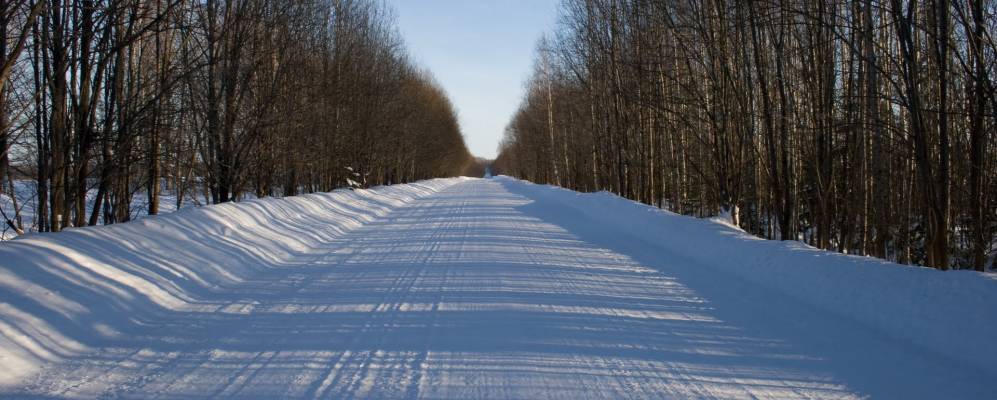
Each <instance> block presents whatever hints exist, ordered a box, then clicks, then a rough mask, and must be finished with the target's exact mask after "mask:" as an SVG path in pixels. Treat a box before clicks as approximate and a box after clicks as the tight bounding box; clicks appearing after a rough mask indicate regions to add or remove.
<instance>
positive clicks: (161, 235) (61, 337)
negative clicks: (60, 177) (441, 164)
mask: <svg viewBox="0 0 997 400" xmlns="http://www.w3.org/2000/svg"><path fill="white" fill-rule="evenodd" d="M462 180H463V178H453V179H435V180H428V181H421V182H418V183H413V184H407V185H394V186H387V187H378V188H373V189H369V190H337V191H334V192H330V193H321V194H309V195H302V196H293V197H286V198H282V199H275V198H268V199H257V200H250V201H245V202H240V203H227V204H219V205H214V206H207V207H201V208H196V209H184V210H180V211H178V212H175V213H171V214H166V215H160V216H156V217H150V218H143V219H141V220H138V221H133V222H130V223H125V224H116V225H111V226H98V227H89V228H83V229H71V230H68V231H66V232H63V233H59V234H33V235H28V236H24V237H22V238H19V239H16V240H13V241H10V242H4V243H2V244H0V388H3V387H5V386H7V385H12V384H14V383H17V382H19V381H20V380H21V379H22V378H24V377H26V376H29V375H31V374H33V373H35V372H37V371H38V370H39V369H40V368H42V367H43V366H44V364H46V363H50V362H57V361H59V360H60V359H63V358H65V357H69V356H74V355H79V354H81V353H84V352H87V351H90V350H91V349H92V348H94V347H97V346H99V345H100V344H101V343H102V342H104V341H106V340H109V339H113V338H115V337H121V336H122V335H128V334H129V333H130V332H140V331H141V330H140V329H139V328H141V327H142V326H143V325H145V324H147V323H149V322H150V321H153V320H155V318H156V316H157V315H162V314H167V313H170V312H180V311H183V312H198V311H203V312H216V311H219V310H220V308H221V307H228V308H225V309H221V310H220V311H221V312H240V310H235V309H231V308H232V307H231V305H224V304H213V303H210V302H203V301H200V300H199V299H202V298H205V297H207V296H205V295H207V294H209V293H218V292H223V291H225V290H226V288H232V287H235V286H237V285H238V284H239V283H240V282H245V281H248V280H253V279H260V278H261V277H264V276H266V274H268V272H272V271H267V269H266V268H267V267H265V266H272V265H297V263H301V262H307V260H304V259H302V258H304V257H307V256H308V254H307V252H306V250H307V249H308V248H309V247H311V246H314V245H316V244H318V243H328V242H331V241H336V240H337V239H339V238H341V237H342V236H343V235H345V234H346V233H347V232H350V231H352V230H355V229H357V228H359V227H360V226H363V225H364V224H366V223H369V222H371V221H373V220H375V219H377V218H380V217H384V216H385V215H387V214H389V213H391V212H392V210H394V209H396V208H398V207H401V206H403V205H405V204H408V203H410V202H412V201H413V200H416V199H419V198H422V197H425V196H428V195H431V194H433V193H436V192H438V191H440V190H443V189H445V188H447V187H450V186H452V185H454V184H456V183H459V182H461V181H462ZM247 297H248V296H247ZM247 306H251V305H247Z"/></svg>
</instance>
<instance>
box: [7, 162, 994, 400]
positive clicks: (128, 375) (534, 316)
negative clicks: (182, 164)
mask: <svg viewBox="0 0 997 400" xmlns="http://www.w3.org/2000/svg"><path fill="white" fill-rule="evenodd" d="M530 190H534V189H532V188H530V187H529V186H528V185H525V184H522V183H518V182H516V181H513V180H508V179H494V180H466V181H462V182H459V183H457V184H455V185H453V186H451V187H449V188H447V189H444V190H442V191H440V192H438V193H435V194H432V195H428V196H426V197H423V198H420V199H417V200H414V201H412V202H411V203H409V204H408V205H406V206H403V207H400V208H398V209H395V210H393V211H391V212H390V213H388V214H387V215H385V216H383V217H381V218H378V219H376V220H374V221H371V222H368V223H365V224H364V225H363V226H361V227H359V228H357V229H356V230H353V231H351V232H348V233H346V234H345V235H343V236H342V237H341V238H340V240H336V241H329V242H327V243H324V244H322V245H320V246H316V247H313V248H310V249H308V251H304V252H301V253H300V254H297V255H295V256H294V257H293V258H292V259H290V260H283V261H282V262H280V265H273V266H269V268H261V270H266V271H269V272H266V273H261V274H259V275H257V276H256V277H255V278H256V279H254V280H250V281H246V282H243V283H242V284H241V285H240V286H238V287H235V288H230V289H229V290H226V291H224V292H219V293H214V294H212V296H214V297H213V298H208V299H204V300H205V301H206V302H215V303H220V304H222V305H223V307H218V309H217V310H216V311H214V312H170V313H162V314H157V315H155V316H154V318H156V319H154V320H150V321H146V323H147V324H148V326H147V328H146V329H145V330H144V331H140V332H137V333H134V334H131V335H129V336H128V337H122V338H118V339H115V340H114V341H111V342H110V343H108V344H106V345H104V346H102V347H101V348H99V349H97V350H96V351H92V352H87V353H84V354H80V355H76V356H72V357H68V358H66V359H64V360H63V361H62V362H60V363H56V364H53V365H49V366H48V367H47V368H46V369H45V370H44V371H43V372H41V373H39V374H37V375H35V376H34V377H33V378H32V379H30V380H29V381H27V382H24V384H23V385H21V386H20V387H18V388H14V389H12V391H9V392H6V393H0V397H18V398H20V397H38V398H94V397H96V398H148V399H194V398H334V399H351V398H379V399H391V398H399V399H416V398H426V399H443V398H453V399H470V398H480V399H515V398H535V399H540V398H543V399H586V398H621V399H622V398H635V399H660V398H705V399H713V398H745V399H768V398H800V399H825V398H832V399H851V398H866V397H874V398H940V397H944V398H987V397H989V398H995V397H992V395H993V394H994V393H995V388H994V386H995V385H994V383H993V381H992V380H989V381H988V380H986V378H982V379H981V377H982V374H979V375H977V373H976V372H973V371H970V370H969V369H968V368H961V367H960V365H958V364H956V363H954V362H952V363H949V362H948V361H945V360H942V361H939V360H938V358H937V357H933V356H932V355H930V354H926V353H924V352H922V351H920V350H917V349H916V348H914V347H912V346H905V345H904V344H903V343H897V342H896V341H893V340H890V339H889V337H887V336H886V335H882V334H880V333H879V332H877V331H875V330H873V329H872V328H867V327H865V326H863V325H862V324H859V323H856V322H853V321H850V320H848V319H846V318H842V317H837V316H835V315H832V314H830V313H826V312H823V311H821V310H819V309H816V308H809V307H808V306H806V305H804V304H798V302H795V301H793V300H792V299H790V298H788V297H786V296H783V295H780V294H777V293H773V292H771V291H768V290H764V289H762V288H760V287H758V286H755V285H752V284H750V283H747V282H743V281H740V280H738V278H737V277H734V276H730V275H724V274H717V273H715V272H714V271H711V269H710V268H709V267H708V266H702V265H698V264H696V263H695V262H692V261H689V260H684V259H682V258H681V257H679V256H677V255H676V256H672V255H670V254H667V253H663V251H664V250H661V249H659V248H657V247H655V245H654V243H653V241H652V240H647V239H646V238H636V237H632V236H629V235H630V234H628V232H627V229H626V226H609V225H605V226H592V223H591V222H590V221H586V220H585V219H584V216H581V215H578V214H574V213H572V212H571V211H570V210H563V209H561V207H559V205H558V204H553V203H551V202H545V201H543V200H541V199H533V198H531V197H530ZM150 318H153V317H150Z"/></svg>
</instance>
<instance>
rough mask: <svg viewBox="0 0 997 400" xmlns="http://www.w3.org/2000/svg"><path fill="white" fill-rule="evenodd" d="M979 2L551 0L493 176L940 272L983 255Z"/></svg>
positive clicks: (987, 142)
mask: <svg viewBox="0 0 997 400" xmlns="http://www.w3.org/2000/svg"><path fill="white" fill-rule="evenodd" d="M995 13H997V6H995V4H994V3H993V2H990V1H976V0H974V1H946V0H931V1H927V0H921V1H902V0H889V1H880V0H854V1H843V0H812V1H800V0H763V1H730V0H695V1H674V0H567V1H565V2H564V3H563V4H562V21H561V28H560V29H559V30H558V31H557V32H556V33H555V34H554V35H553V37H552V38H550V39H545V40H543V41H541V42H540V45H539V46H538V51H537V62H536V71H535V73H534V75H533V77H532V79H531V80H530V81H529V84H528V93H527V95H526V97H525V99H524V102H523V104H522V106H521V108H520V110H519V112H518V113H517V114H516V115H515V117H514V119H513V120H512V122H511V123H510V125H509V127H508V128H507V131H506V137H505V139H504V141H503V143H502V144H501V146H500V156H499V158H498V159H497V160H496V162H495V166H496V169H498V170H500V171H501V172H503V173H506V174H511V175H516V176H519V177H522V178H525V179H530V180H533V181H537V182H544V183H552V184H558V185H562V186H566V187H569V188H573V189H579V190H588V191H593V190H609V191H612V192H615V193H618V194H620V195H622V196H625V197H628V198H631V199H635V200H639V201H642V202H645V203H648V204H655V205H658V206H661V207H668V208H670V209H672V210H674V211H677V212H680V213H686V214H694V215H700V216H703V215H712V214H716V213H728V214H729V216H730V218H731V219H732V221H733V222H734V223H736V224H737V225H739V226H741V227H742V228H744V229H745V230H747V231H749V232H753V233H755V234H758V235H761V236H764V237H768V238H779V239H783V240H803V241H806V242H808V243H810V244H812V245H814V246H817V247H820V248H823V249H834V250H837V251H841V252H847V253H853V254H866V255H873V256H877V257H882V258H887V259H890V260H895V261H898V262H901V263H917V264H922V265H928V266H932V267H936V268H940V269H948V268H951V267H957V268H975V269H977V270H983V269H985V268H986V265H987V264H988V263H992V259H993V255H994V248H993V246H994V243H995V240H994V239H995V231H997V227H995V223H997V135H995V133H994V129H995V128H997V125H995V124H997V96H995V95H997V91H995V83H994V82H993V78H994V76H995V71H994V68H995V61H997V42H995V41H994V37H993V34H994V33H995V32H997V29H995V23H997V16H995Z"/></svg>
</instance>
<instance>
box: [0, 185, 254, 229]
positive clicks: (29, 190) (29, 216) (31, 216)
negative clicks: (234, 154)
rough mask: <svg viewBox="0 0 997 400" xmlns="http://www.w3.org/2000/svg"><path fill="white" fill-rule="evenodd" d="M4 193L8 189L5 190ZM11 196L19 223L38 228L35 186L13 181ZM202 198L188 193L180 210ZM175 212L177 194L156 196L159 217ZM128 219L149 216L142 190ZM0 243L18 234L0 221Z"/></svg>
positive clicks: (8, 208) (5, 198)
mask: <svg viewBox="0 0 997 400" xmlns="http://www.w3.org/2000/svg"><path fill="white" fill-rule="evenodd" d="M4 189H7V188H6V186H5V187H4ZM6 192H7V190H4V191H3V193H0V209H3V211H4V213H6V215H7V217H9V218H11V219H14V216H15V207H14V201H13V199H11V197H10V195H9V193H6ZM97 192H98V190H97V189H96V188H92V189H90V190H88V191H87V201H86V213H87V215H88V216H89V215H90V213H91V212H93V205H94V200H95V197H96V196H97ZM14 196H15V197H16V198H17V208H18V209H20V211H21V213H20V214H21V222H22V223H23V225H24V228H25V230H26V231H28V233H32V232H34V231H35V227H36V225H37V223H36V221H35V216H36V214H37V211H36V207H37V205H38V204H37V201H38V189H37V183H36V181H34V180H29V179H24V180H15V181H14ZM202 196H203V195H202V194H200V193H189V194H187V195H186V196H185V197H184V201H183V205H182V207H181V208H189V207H197V206H200V205H201V199H202V198H203V197H202ZM244 196H245V197H246V198H254V197H255V196H254V195H253V194H251V193H248V194H245V195H244ZM176 210H177V196H176V194H173V193H170V192H169V191H163V192H162V193H160V196H159V214H168V213H171V212H174V211H176ZM130 211H131V216H132V219H140V218H145V217H146V216H147V215H148V212H149V198H148V196H147V195H146V193H145V191H144V190H138V191H136V193H135V194H134V195H133V196H132V202H131V209H130ZM102 222H103V219H102V218H101V219H98V223H99V224H100V223H102ZM0 225H2V226H0V241H3V240H10V239H13V238H15V237H17V233H16V232H14V230H13V229H11V228H10V227H9V226H7V224H4V223H2V221H0Z"/></svg>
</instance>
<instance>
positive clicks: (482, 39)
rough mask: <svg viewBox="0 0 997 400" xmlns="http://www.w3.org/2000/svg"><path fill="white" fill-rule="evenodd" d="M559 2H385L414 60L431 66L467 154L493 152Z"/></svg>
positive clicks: (403, 0)
mask: <svg viewBox="0 0 997 400" xmlns="http://www.w3.org/2000/svg"><path fill="white" fill-rule="evenodd" d="M558 3H559V0H388V4H390V5H391V6H392V7H394V8H395V13H396V16H397V18H398V28H399V30H400V31H401V34H402V36H403V37H404V38H405V43H406V45H407V47H408V50H409V53H411V55H412V58H413V59H414V60H415V62H416V63H417V64H418V65H420V66H422V67H424V68H427V69H429V70H430V71H432V73H433V75H435V76H436V79H437V80H438V81H439V82H440V84H441V85H443V88H444V89H445V90H446V91H447V94H448V95H449V96H450V100H451V101H452V102H453V103H454V106H456V107H457V112H458V113H459V114H460V123H461V128H462V130H463V131H464V137H465V139H466V140H467V145H468V147H469V148H470V149H471V152H472V153H474V155H476V156H481V157H486V158H494V157H495V155H496V150H497V147H498V142H499V140H500V139H501V138H502V132H503V130H504V129H505V126H506V124H507V123H508V122H509V119H510V118H511V117H512V114H513V112H515V110H516V108H517V107H518V106H519V102H520V99H521V97H522V94H523V83H524V82H525V81H526V79H527V78H528V77H529V74H530V71H531V69H532V67H533V50H534V47H535V46H536V43H537V40H539V38H540V35H542V34H543V33H544V32H549V31H551V30H553V28H554V27H555V25H556V20H557V4H558Z"/></svg>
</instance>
